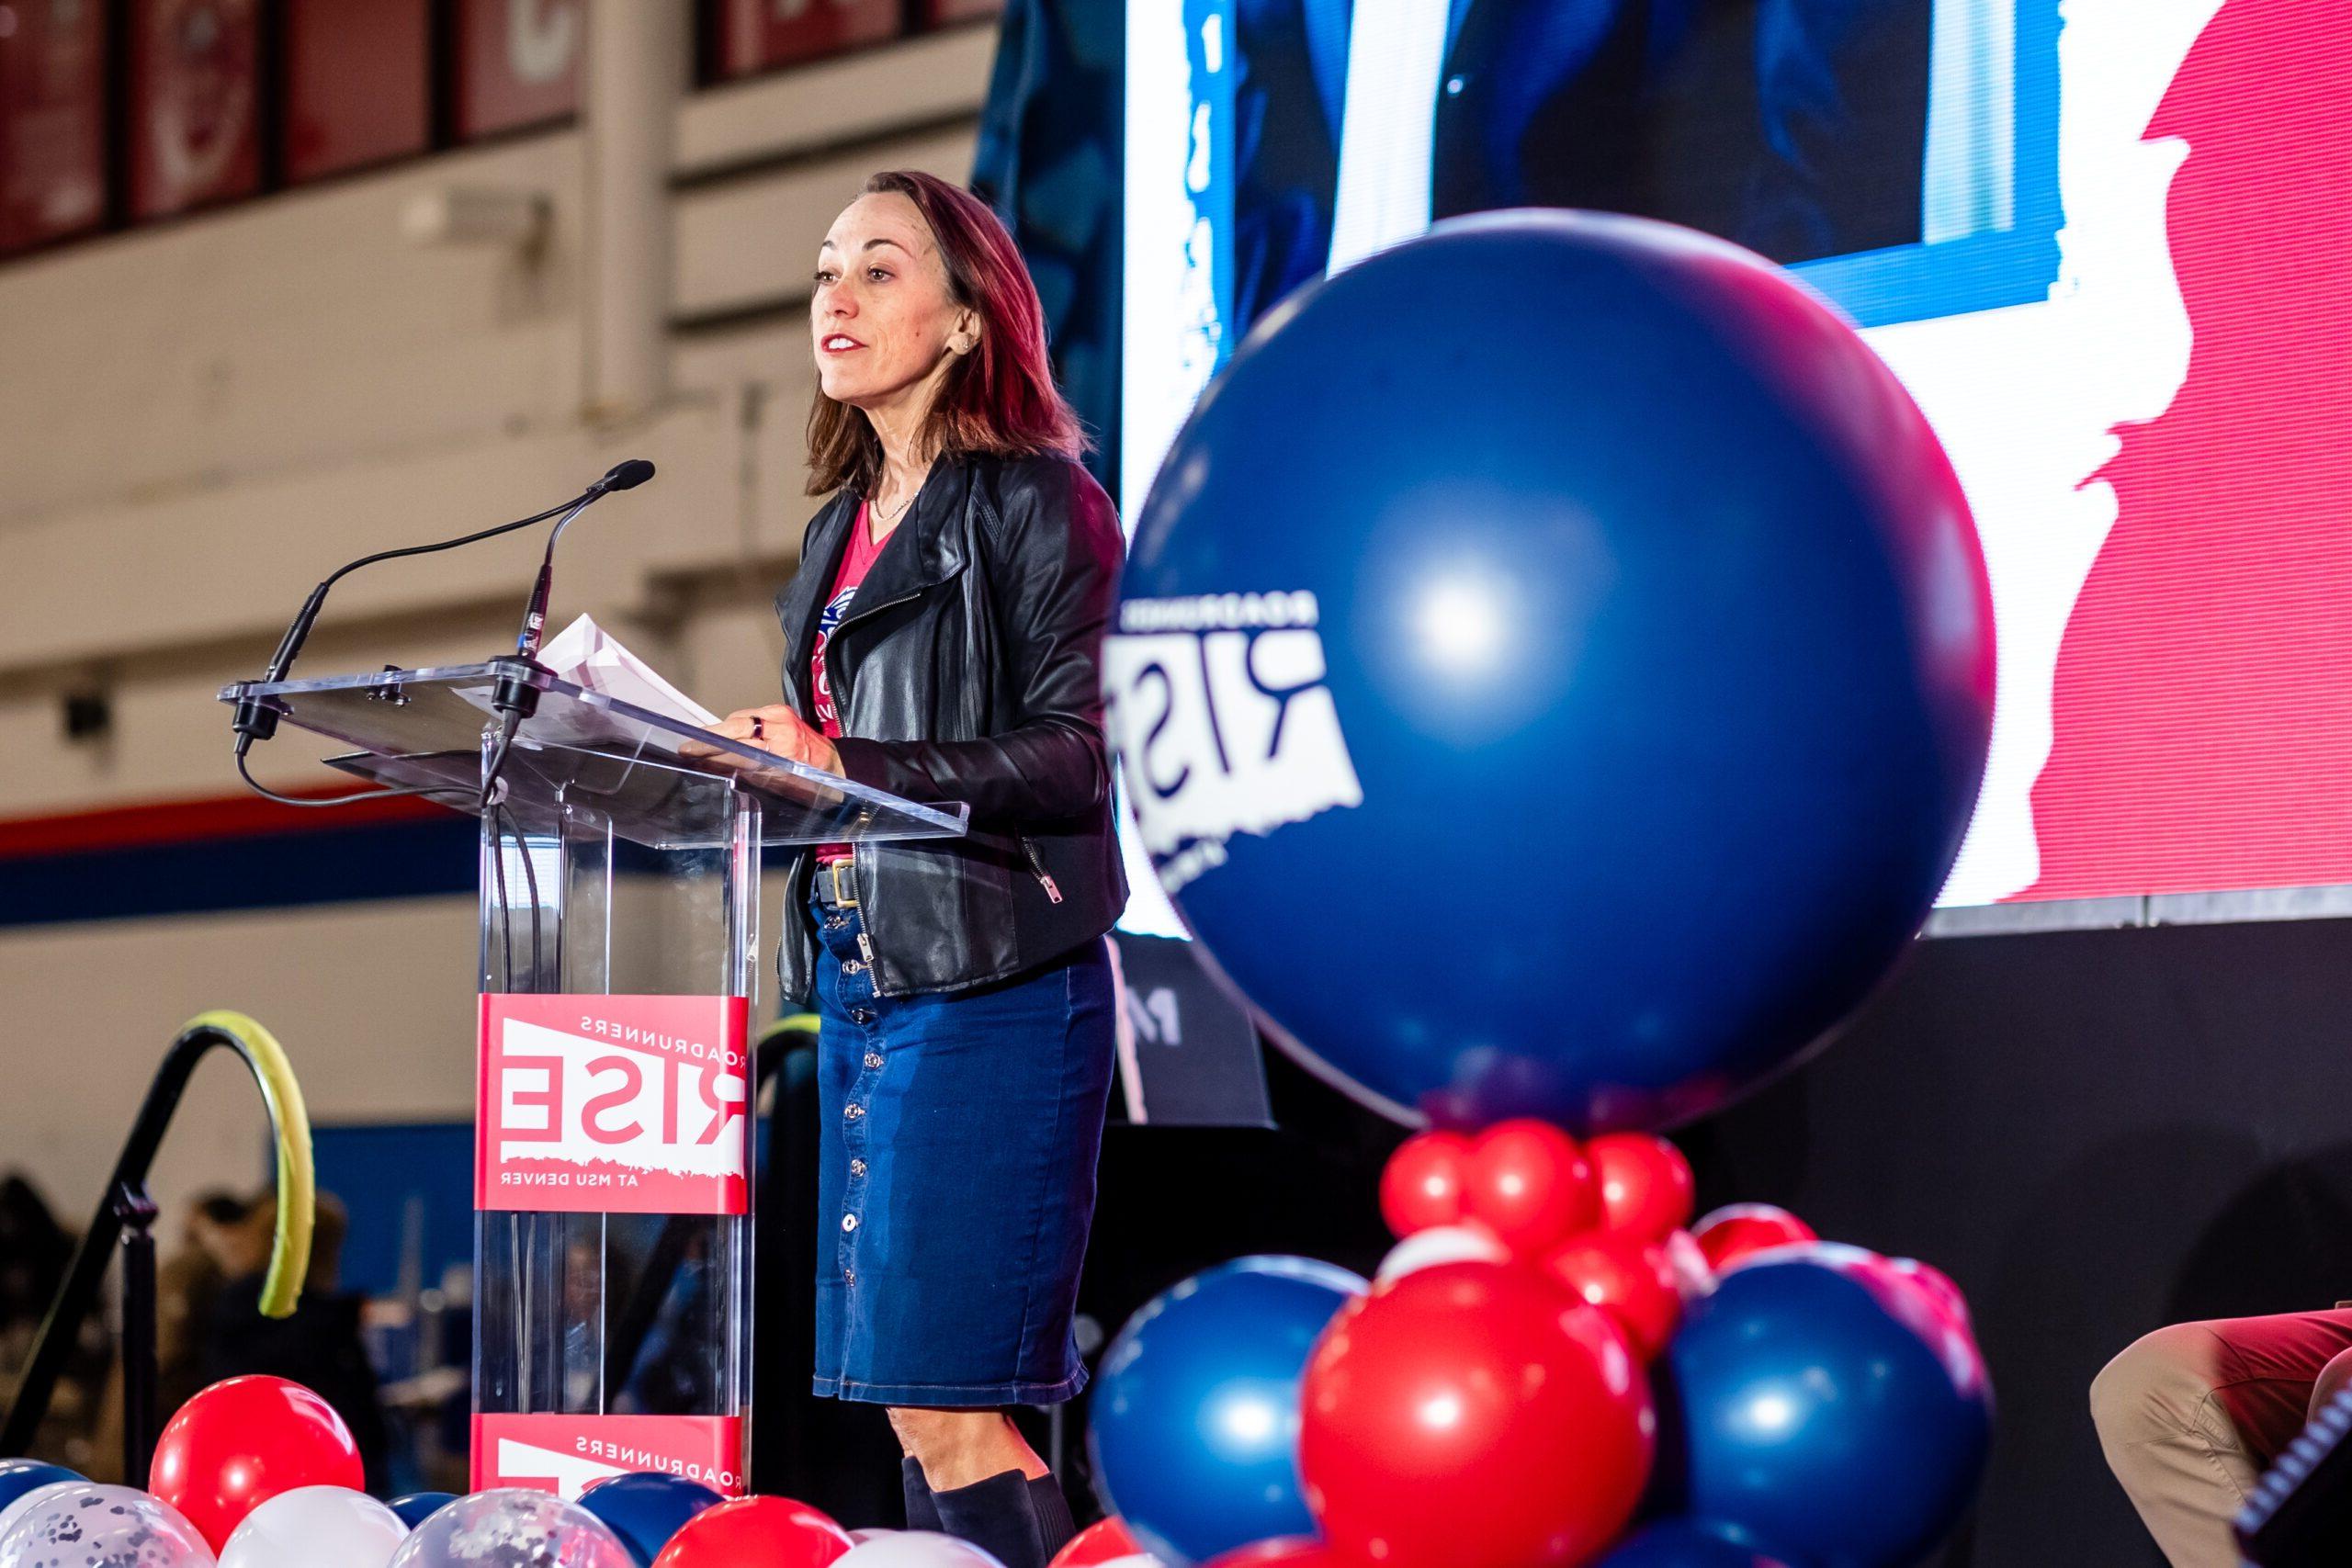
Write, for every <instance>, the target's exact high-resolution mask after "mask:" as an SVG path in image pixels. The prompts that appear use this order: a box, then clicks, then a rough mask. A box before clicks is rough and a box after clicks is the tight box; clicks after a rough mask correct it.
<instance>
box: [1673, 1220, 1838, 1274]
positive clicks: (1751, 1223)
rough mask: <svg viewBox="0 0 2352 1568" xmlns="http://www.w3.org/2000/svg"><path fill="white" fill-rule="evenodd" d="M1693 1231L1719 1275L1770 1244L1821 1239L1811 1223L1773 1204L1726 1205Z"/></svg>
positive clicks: (1785, 1245) (1710, 1265)
mask: <svg viewBox="0 0 2352 1568" xmlns="http://www.w3.org/2000/svg"><path fill="white" fill-rule="evenodd" d="M1691 1235H1695V1236H1697V1237H1698V1238H1699V1250H1700V1251H1702V1252H1703V1253H1705V1254H1706V1255H1707V1263H1708V1266H1709V1267H1710V1268H1712V1269H1714V1271H1715V1272H1716V1273H1718V1274H1720V1273H1722V1272H1723V1271H1724V1269H1728V1268H1730V1267H1731V1266H1732V1264H1734V1263H1735V1262H1736V1261H1738V1260H1739V1259H1740V1258H1746V1257H1747V1256H1749V1255H1750V1254H1751V1253H1758V1252H1761V1251H1763V1250H1764V1249H1765V1248H1766V1247H1789V1246H1792V1245H1794V1244H1795V1243H1797V1242H1801V1241H1818V1240H1820V1239H1821V1238H1820V1237H1819V1236H1817V1235H1815V1234H1814V1229H1813V1227H1812V1226H1811V1225H1809V1224H1805V1223H1804V1221H1803V1220H1801V1219H1798V1218H1797V1217H1796V1216H1795V1215H1794V1214H1792V1213H1789V1212H1788V1211H1787V1210H1786V1209H1779V1208H1775V1207H1773V1206H1772V1205H1771V1204H1770V1203H1730V1204H1726V1205H1724V1207H1723V1208H1720V1209H1717V1210H1716V1211H1715V1212H1714V1213H1711V1214H1709V1215H1708V1216H1707V1217H1706V1218H1705V1219H1703V1220H1701V1221H1700V1222H1699V1223H1698V1224H1696V1225H1695V1226H1693V1227H1692V1228H1691Z"/></svg>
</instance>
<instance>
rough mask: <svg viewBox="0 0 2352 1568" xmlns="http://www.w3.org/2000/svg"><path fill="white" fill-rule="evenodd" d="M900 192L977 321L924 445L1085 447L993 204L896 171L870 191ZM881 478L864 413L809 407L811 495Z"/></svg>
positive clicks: (1040, 313) (1036, 449)
mask: <svg viewBox="0 0 2352 1568" xmlns="http://www.w3.org/2000/svg"><path fill="white" fill-rule="evenodd" d="M885 191H896V192H898V193H899V195H900V196H903V197H906V198H907V199H908V200H910V201H911V202H913V203H914V204H915V207H916V209H917V210H919V211H920V212H922V216H923V221H924V222H926V223H928V224H930V225H931V233H932V238H933V240H934V241H936V242H937V243H938V245H939V254H940V259H941V260H942V261H944V263H946V265H947V291H948V294H949V296H950V297H951V298H953V299H955V301H956V304H958V305H961V306H963V307H965V308H966V309H967V310H975V311H977V312H978V315H979V318H980V323H981V325H980V341H979V343H978V344H977V345H976V346H975V347H974V348H973V349H972V350H971V351H970V352H969V353H967V354H964V355H959V356H958V357H957V359H956V363H955V364H954V365H953V366H951V367H949V368H948V371H947V379H946V381H945V382H944V384H943V385H942V386H941V387H940V389H939V399H938V400H937V401H936V402H934V403H933V404H932V407H931V415H930V418H929V419H928V420H926V421H925V422H924V425H923V432H922V439H923V445H924V446H925V447H926V448H928V449H929V450H930V451H931V452H932V453H933V455H935V456H938V457H963V456H967V455H972V454H980V453H985V454H989V455H991V456H995V457H1041V456H1044V455H1046V454H1048V453H1050V454H1052V455H1054V456H1056V457H1077V456H1079V455H1080V453H1082V452H1084V451H1085V450H1086V449H1087V439H1086V433H1085V431H1084V430H1083V429H1082V428H1080V424H1079V423H1078V415H1077V413H1076V412H1073V411H1072V410H1071V408H1070V406H1069V402H1068V401H1067V400H1065V399H1064V398H1063V397H1062V394H1061V389H1059V388H1057V387H1056V386H1055V385H1054V372H1053V367H1052V366H1051V364H1050V363H1048V361H1047V359H1046V311H1045V307H1044V306H1042V305H1040V304H1039V303H1038V302H1037V286H1036V284H1035V283H1034V282H1032V281H1031V280H1030V277H1029V268H1028V266H1027V265H1025V264H1024V263H1023V261H1022V259H1021V250H1020V247H1019V246H1017V245H1015V244H1014V243H1012V235H1011V234H1010V233H1007V232H1006V231H1005V227H1004V224H1003V223H1002V222H1001V221H1000V220H998V218H997V215H996V214H995V213H994V212H993V211H991V210H990V209H989V205H988V203H986V202H984V201H982V200H981V199H980V198H979V197H977V196H974V195H973V194H972V193H971V192H969V191H967V190H965V189H964V188H962V187H961V186H955V185H950V184H949V183H948V182H947V181H945V180H943V179H941V178H940V177H939V176H938V175H926V174H923V173H922V172H921V171H920V170H915V169H890V170H886V171H885V172H883V173H881V174H878V175H875V176H874V177H873V178H872V179H870V180H867V181H866V182H865V194H866V195H868V196H875V195H879V194H881V193H882V192H885ZM881 472H882V443H881V442H880V440H879V439H877V438H876V435H875V434H874V426H873V425H872V424H871V423H868V422H867V420H866V418H865V415H864V414H863V413H861V412H859V411H857V410H856V409H854V408H852V407H850V406H849V405H848V404H847V403H842V402H836V401H834V400H832V399H831V398H829V397H827V396H825V393H824V390H823V389H822V388H820V389H818V392H817V397H816V401H815V402H814V403H812V404H811V405H810V406H809V494H810V495H823V494H825V493H826V492H827V491H836V490H842V489H850V490H860V491H862V490H865V489H867V488H868V487H870V486H871V485H872V484H873V483H874V481H875V480H876V479H877V478H879V477H880V475H881Z"/></svg>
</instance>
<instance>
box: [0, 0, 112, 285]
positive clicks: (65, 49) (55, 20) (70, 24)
mask: <svg viewBox="0 0 2352 1568" xmlns="http://www.w3.org/2000/svg"><path fill="white" fill-rule="evenodd" d="M6 8H7V10H8V13H9V15H10V17H11V18H12V22H13V25H12V26H11V27H10V28H8V29H7V30H6V32H0V252H5V251H18V250H23V249H24V248H26V247H27V246H28V245H37V244H40V243H41V242H42V241H44V240H54V239H58V238H60V237H62V236H63V235H66V234H73V233H78V232H80V231H83V230H85V229H91V228H95V227H96V226H97V224H98V222H99V221H100V220H102V219H104V218H105V216H106V206H107V165H106V156H107V130H106V84H107V78H106V42H107V28H106V7H105V6H102V5H100V4H99V3H98V0H16V3H15V4H13V5H10V6H7V7H6Z"/></svg>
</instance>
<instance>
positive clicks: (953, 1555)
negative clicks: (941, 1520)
mask: <svg viewBox="0 0 2352 1568" xmlns="http://www.w3.org/2000/svg"><path fill="white" fill-rule="evenodd" d="M833 1568H1004V1564H1003V1563H1001V1562H998V1561H997V1560H996V1559H995V1558H994V1557H993V1556H991V1555H989V1553H988V1552H986V1551H981V1550H980V1549H979V1548H978V1547H977V1546H974V1545H973V1544H972V1543H971V1542H970V1541H968V1540H956V1538H955V1537H954V1536H952V1535H941V1534H940V1533H939V1532H938V1531H937V1530H899V1531H897V1532H896V1533H894V1534H891V1535H886V1536H878V1537H876V1539H874V1540H864V1541H860V1542H859V1543H858V1544H857V1545H855V1546H853V1547H851V1548H850V1549H849V1550H848V1551H844V1552H842V1554H841V1555H840V1556H839V1557H836V1558H834V1559H833Z"/></svg>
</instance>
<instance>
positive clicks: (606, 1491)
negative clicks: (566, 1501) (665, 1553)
mask: <svg viewBox="0 0 2352 1568" xmlns="http://www.w3.org/2000/svg"><path fill="white" fill-rule="evenodd" d="M726 1500H727V1499H726V1498H725V1497H724V1496H722V1495H719V1494H718V1492H715V1491H713V1490H712V1489H711V1488H709V1487H707V1486H705V1485H704V1484H703V1483H701V1482H699V1481H689V1480H687V1479H686V1478H685V1477H684V1476H683V1475H662V1474H659V1473H657V1472H652V1471H639V1472H635V1473H633V1474H629V1475H616V1476H614V1477H613V1478H612V1479H611V1480H610V1481H600V1482H598V1483H596V1484H595V1485H594V1486H591V1487H590V1488H589V1489H588V1490H587V1491H585V1492H583V1493H582V1494H581V1495H580V1506H582V1507H583V1508H585V1509H587V1510H588V1511H589V1512H590V1513H592V1514H594V1515H595V1516H596V1517H598V1518H600V1519H602V1520H604V1521H605V1524H606V1525H607V1526H608V1527H610V1529H612V1532H613V1533H614V1534H615V1535H616V1536H618V1537H620V1538H621V1544H622V1545H624V1546H626V1547H628V1551H629V1555H630V1556H632V1557H634V1558H636V1559H637V1561H638V1562H639V1568H651V1565H652V1562H653V1560H654V1559H655V1558H656V1557H658V1556H660V1555H661V1554H662V1548H663V1547H665V1546H667V1545H669V1544H670V1538H671V1537H672V1536H673V1535H675V1534H677V1533H678V1531H679V1529H681V1528H683V1527H684V1524H685V1522H686V1521H687V1520H688V1519H691V1518H693V1517H695V1515H696V1514H699V1513H701V1512H702V1511H703V1510H704V1509H705V1508H709V1507H715V1506H718V1504H720V1503H723V1502H725V1501H726Z"/></svg>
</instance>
